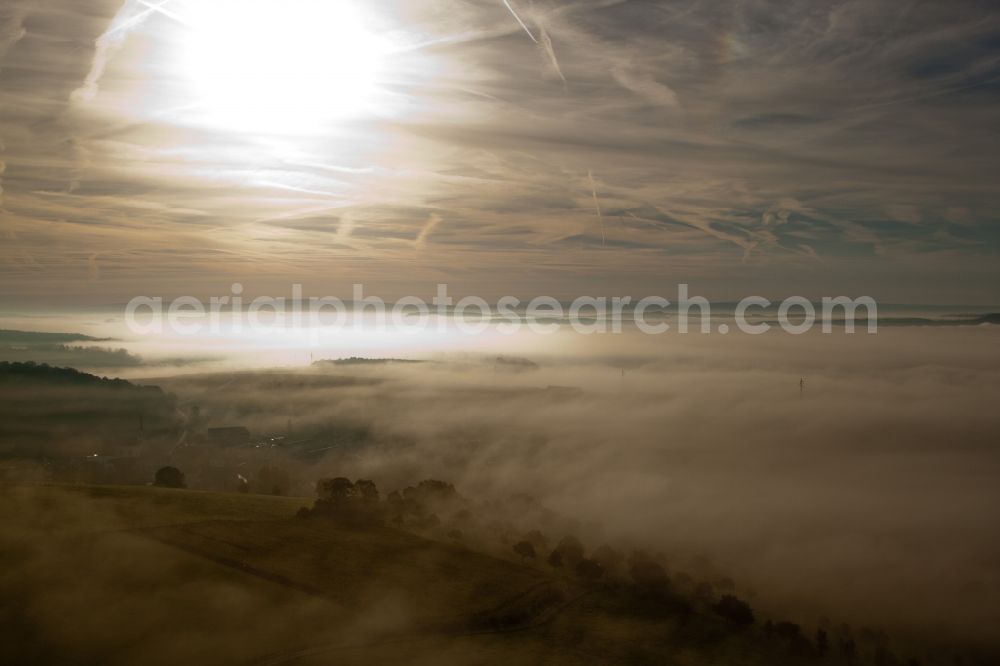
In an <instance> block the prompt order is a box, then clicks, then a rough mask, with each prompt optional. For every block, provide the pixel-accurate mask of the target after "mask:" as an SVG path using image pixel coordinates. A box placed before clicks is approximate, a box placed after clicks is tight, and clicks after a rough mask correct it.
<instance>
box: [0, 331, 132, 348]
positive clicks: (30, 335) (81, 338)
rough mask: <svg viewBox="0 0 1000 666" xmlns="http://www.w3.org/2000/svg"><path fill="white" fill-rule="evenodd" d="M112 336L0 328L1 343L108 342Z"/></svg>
mask: <svg viewBox="0 0 1000 666" xmlns="http://www.w3.org/2000/svg"><path fill="white" fill-rule="evenodd" d="M113 339H114V338H95V337H93V336H91V335H84V334H82V333H42V332H40V331H15V330H8V329H0V343H3V344H44V345H49V344H60V343H65V342H109V341H111V340H113Z"/></svg>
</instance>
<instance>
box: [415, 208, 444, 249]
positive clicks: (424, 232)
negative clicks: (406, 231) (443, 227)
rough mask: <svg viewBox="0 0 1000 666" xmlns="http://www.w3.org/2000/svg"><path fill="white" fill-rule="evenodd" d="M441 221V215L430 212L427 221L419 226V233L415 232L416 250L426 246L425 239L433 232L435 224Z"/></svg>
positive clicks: (435, 227)
mask: <svg viewBox="0 0 1000 666" xmlns="http://www.w3.org/2000/svg"><path fill="white" fill-rule="evenodd" d="M440 223H441V216H440V215H438V214H437V213H431V215H430V217H428V218H427V222H426V223H424V226H423V227H421V229H420V233H418V234H417V239H416V243H415V244H416V248H417V249H418V250H423V249H424V248H426V247H427V239H428V238H430V235H431V234H432V233H434V230H435V229H437V226H438V225H439V224H440Z"/></svg>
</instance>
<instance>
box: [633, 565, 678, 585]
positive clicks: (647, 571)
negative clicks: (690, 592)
mask: <svg viewBox="0 0 1000 666" xmlns="http://www.w3.org/2000/svg"><path fill="white" fill-rule="evenodd" d="M628 573H629V576H631V577H632V582H634V583H635V584H636V585H638V586H639V587H643V588H653V587H664V588H665V587H667V586H668V585H669V583H668V581H667V572H666V571H665V570H664V569H663V567H662V566H660V565H659V564H657V563H656V562H653V561H651V560H645V559H635V560H633V561H632V564H631V565H629V568H628Z"/></svg>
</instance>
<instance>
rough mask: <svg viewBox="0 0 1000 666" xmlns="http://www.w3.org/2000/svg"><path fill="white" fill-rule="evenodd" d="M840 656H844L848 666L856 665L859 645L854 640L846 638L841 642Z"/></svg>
mask: <svg viewBox="0 0 1000 666" xmlns="http://www.w3.org/2000/svg"><path fill="white" fill-rule="evenodd" d="M840 654H841V655H843V657H844V661H845V662H846V663H847V666H851V665H852V664H854V661H855V660H856V659H857V658H858V645H857V643H855V642H854V639H853V638H844V639H842V640H841V641H840Z"/></svg>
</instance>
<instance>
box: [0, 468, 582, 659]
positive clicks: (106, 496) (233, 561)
mask: <svg viewBox="0 0 1000 666" xmlns="http://www.w3.org/2000/svg"><path fill="white" fill-rule="evenodd" d="M307 503H308V501H306V500H303V499H295V498H276V497H264V496H254V495H235V494H234V495H227V494H215V493H201V492H190V491H183V490H167V489H161V488H150V487H134V488H133V487H83V486H79V487H78V486H35V487H18V488H7V489H5V490H4V492H3V493H2V496H0V518H2V520H3V530H2V534H0V545H2V546H3V548H2V552H3V555H2V556H0V557H2V561H0V564H2V565H3V573H2V574H0V593H2V594H3V596H4V598H5V599H8V600H9V601H10V602H12V603H10V604H8V605H7V609H6V610H5V611H4V615H3V616H2V617H0V619H2V620H3V621H4V626H6V627H8V630H7V631H11V630H12V628H14V627H20V631H19V632H18V634H19V639H18V640H16V641H5V642H4V645H3V647H0V656H4V652H6V653H7V654H6V656H7V657H8V658H9V660H8V659H0V661H2V662H4V663H22V662H24V661H29V660H30V661H37V660H54V661H63V660H65V661H67V662H72V663H77V662H89V661H94V662H95V663H102V664H104V663H109V664H110V663H139V662H141V663H144V664H152V663H160V662H162V663H178V660H180V662H181V663H241V662H247V663H253V662H255V660H257V659H260V658H263V657H265V656H266V655H281V654H285V653H288V652H295V651H298V650H302V649H305V648H308V647H309V646H315V645H328V646H329V645H343V644H354V643H357V642H358V641H362V642H366V643H374V644H381V642H382V641H384V640H389V639H399V638H401V637H412V636H413V635H414V634H420V635H428V634H432V635H438V634H442V635H447V634H454V633H455V632H465V631H472V630H476V628H481V627H482V626H484V623H486V622H487V621H488V620H489V619H490V618H491V617H492V614H493V613H494V612H498V613H501V614H502V613H506V614H507V615H508V616H511V617H514V620H513V621H515V622H522V621H525V620H530V619H532V618H533V617H534V616H535V614H536V611H537V612H541V611H543V610H545V608H546V607H547V606H549V605H552V604H555V603H558V602H559V601H560V600H561V599H562V598H563V592H562V591H561V590H558V589H556V588H557V587H559V586H558V585H557V584H556V583H554V582H553V581H551V580H550V579H549V578H547V577H546V576H544V575H543V574H542V573H540V572H539V571H537V570H535V569H532V568H529V567H522V566H520V565H517V564H515V563H512V562H508V561H505V560H501V559H496V558H492V557H488V556H486V555H482V554H478V553H474V552H472V551H469V550H466V549H464V548H462V547H459V546H456V545H453V544H446V543H439V542H435V541H430V540H427V539H423V538H421V537H418V536H415V535H412V534H409V533H406V532H401V531H396V530H392V529H388V528H383V527H370V528H351V529H341V528H337V527H335V526H333V525H329V524H327V523H326V521H322V520H306V519H300V518H296V517H295V512H296V511H297V510H298V508H300V507H301V506H304V505H305V504H307ZM521 608H524V609H527V610H519V609H521ZM512 609H513V610H512ZM515 611H516V612H515ZM206 650H207V651H209V652H210V653H211V656H210V657H209V656H206V654H205V653H204V651H206Z"/></svg>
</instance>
